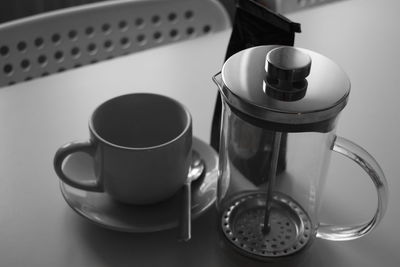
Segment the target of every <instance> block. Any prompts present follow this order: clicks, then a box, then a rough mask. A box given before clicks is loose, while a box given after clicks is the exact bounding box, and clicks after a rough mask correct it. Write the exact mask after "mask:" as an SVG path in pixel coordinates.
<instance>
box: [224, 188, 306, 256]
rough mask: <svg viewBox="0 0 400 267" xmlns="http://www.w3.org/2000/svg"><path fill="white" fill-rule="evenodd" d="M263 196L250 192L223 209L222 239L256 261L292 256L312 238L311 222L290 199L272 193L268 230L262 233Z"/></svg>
mask: <svg viewBox="0 0 400 267" xmlns="http://www.w3.org/2000/svg"><path fill="white" fill-rule="evenodd" d="M266 199H267V196H266V193H258V192H257V193H251V194H248V195H246V196H244V197H240V198H238V199H236V200H234V201H232V202H231V205H229V206H228V208H227V209H225V210H224V212H223V213H222V217H221V225H222V230H223V233H224V236H225V237H226V238H227V239H228V240H229V243H231V244H232V245H233V246H234V248H236V249H237V250H239V252H241V253H243V254H245V255H247V256H250V257H256V258H259V259H268V258H271V257H280V256H286V255H291V254H293V253H295V252H297V251H299V250H301V249H302V248H304V247H305V246H306V244H307V243H308V242H309V241H310V239H311V221H310V219H309V217H308V215H307V214H306V212H305V211H304V209H303V208H302V207H301V206H300V205H299V204H298V203H297V202H295V201H294V200H293V199H291V198H290V197H289V196H286V195H284V194H281V193H279V194H278V193H274V195H273V197H272V209H271V214H270V231H269V232H268V233H267V234H264V233H263V231H262V229H263V227H264V216H265V210H266V208H265V207H266Z"/></svg>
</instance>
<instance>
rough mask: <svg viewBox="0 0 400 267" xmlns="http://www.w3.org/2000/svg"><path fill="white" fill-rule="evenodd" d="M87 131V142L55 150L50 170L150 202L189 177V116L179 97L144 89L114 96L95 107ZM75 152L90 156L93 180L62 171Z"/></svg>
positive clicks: (121, 197)
mask: <svg viewBox="0 0 400 267" xmlns="http://www.w3.org/2000/svg"><path fill="white" fill-rule="evenodd" d="M89 131H90V140H89V141H84V142H70V143H68V144H66V145H64V146H62V147H61V148H59V149H58V151H57V152H56V154H55V157H54V169H55V171H56V173H57V175H58V177H59V178H60V179H61V180H62V181H63V182H64V183H66V184H68V185H70V186H73V187H76V188H79V189H83V190H87V191H96V192H106V193H107V194H109V195H110V196H111V197H112V198H114V199H116V200H118V201H120V202H123V203H127V204H152V203H156V202H159V201H162V200H165V199H168V198H169V197H171V196H173V195H174V194H175V193H176V192H177V191H178V189H179V188H181V187H182V186H183V184H184V183H185V181H186V180H187V175H188V170H189V167H190V162H191V150H192V119H191V115H190V113H189V111H188V110H187V109H186V108H185V107H184V106H183V105H182V104H181V103H179V102H178V101H176V100H174V99H171V98H169V97H166V96H162V95H157V94H148V93H137V94H128V95H122V96H118V97H115V98H112V99H110V100H108V101H106V102H104V103H103V104H101V105H100V106H99V107H97V108H96V109H95V111H94V112H93V114H92V116H91V118H90V120H89ZM76 152H85V153H88V154H89V155H90V156H92V158H93V160H94V168H95V170H94V171H95V174H96V179H95V180H92V181H86V180H84V179H83V177H74V178H73V177H69V176H67V175H66V174H65V172H64V171H63V168H62V165H63V162H64V161H65V159H66V158H67V157H68V156H70V155H72V154H74V153H76Z"/></svg>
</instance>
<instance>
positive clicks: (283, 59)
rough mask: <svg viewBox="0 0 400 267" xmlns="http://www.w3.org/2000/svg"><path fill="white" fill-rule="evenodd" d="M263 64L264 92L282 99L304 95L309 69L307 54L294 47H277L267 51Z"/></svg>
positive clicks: (293, 98) (309, 58)
mask: <svg viewBox="0 0 400 267" xmlns="http://www.w3.org/2000/svg"><path fill="white" fill-rule="evenodd" d="M265 65H266V79H265V82H266V86H265V88H264V90H265V93H267V94H268V95H269V96H271V97H274V98H275V99H278V100H282V101H295V100H299V99H301V98H303V97H304V95H305V93H306V90H307V85H308V83H307V80H306V77H307V76H308V75H309V74H310V70H311V57H310V56H309V55H307V54H306V53H304V52H302V51H301V50H300V49H297V48H294V47H290V46H283V47H278V48H275V49H273V50H271V51H270V52H268V54H267V57H266V64H265Z"/></svg>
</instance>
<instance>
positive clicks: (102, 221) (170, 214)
mask: <svg viewBox="0 0 400 267" xmlns="http://www.w3.org/2000/svg"><path fill="white" fill-rule="evenodd" d="M193 150H195V151H197V152H198V153H199V155H200V157H201V158H202V159H203V160H204V162H205V173H204V174H203V176H202V177H200V178H199V179H198V180H197V181H194V182H193V183H192V218H193V219H194V218H196V217H198V216H199V215H200V214H202V213H204V212H205V211H206V210H207V209H208V208H209V207H210V206H211V205H212V204H213V203H214V201H215V199H216V192H217V179H218V154H217V153H216V152H215V151H214V150H213V149H212V148H211V147H210V146H209V145H207V144H206V143H204V142H203V141H201V140H199V139H198V138H195V137H194V138H193ZM74 158H75V156H74V157H69V158H68V159H67V160H66V161H65V164H64V167H63V168H64V171H65V172H67V173H68V171H69V172H71V171H72V172H74V173H75V174H76V175H79V173H80V176H75V177H83V176H82V175H86V176H93V171H92V166H91V162H90V159H89V160H76V159H75V160H74ZM81 159H82V158H81ZM60 188H61V192H62V195H63V197H64V199H65V201H66V202H67V203H68V205H69V206H70V207H71V208H72V209H73V210H74V211H76V212H77V213H78V214H79V215H81V216H83V217H84V218H86V219H89V220H90V221H91V222H93V223H95V224H98V225H100V226H102V227H105V228H108V229H112V230H117V231H123V232H135V233H145V232H156V231H161V230H165V229H170V228H174V227H177V226H178V220H179V217H180V211H181V210H182V209H181V205H182V194H181V193H180V192H181V191H178V193H177V194H176V195H175V196H173V197H172V198H170V199H168V200H166V201H164V202H160V203H157V204H153V205H143V206H139V205H138V206H135V205H125V204H121V203H119V202H116V201H114V200H112V199H111V198H110V197H109V196H108V195H107V194H105V193H95V192H88V191H84V190H80V189H76V188H74V187H71V186H69V185H66V184H64V183H63V182H60Z"/></svg>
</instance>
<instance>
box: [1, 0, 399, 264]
mask: <svg viewBox="0 0 400 267" xmlns="http://www.w3.org/2000/svg"><path fill="white" fill-rule="evenodd" d="M399 10H400V3H399V2H398V1H396V0H390V1H389V0H388V1H378V0H347V1H342V2H338V3H335V4H330V5H325V6H321V7H318V8H314V9H310V10H306V11H302V12H298V13H294V14H291V15H290V16H289V17H290V18H291V19H293V20H294V21H297V22H300V23H301V24H302V30H303V33H301V34H299V35H297V37H296V40H297V41H296V44H297V46H300V47H304V48H308V49H312V50H315V51H317V52H320V53H322V54H324V55H326V56H328V57H330V58H332V59H333V60H334V61H336V62H337V63H339V64H340V65H341V66H342V67H343V68H344V69H345V71H346V72H347V73H348V74H349V76H350V78H351V81H352V92H351V95H350V101H349V103H348V105H347V107H346V108H345V109H344V111H342V115H341V119H340V122H339V126H338V134H339V135H342V136H345V137H346V138H349V139H351V140H353V141H355V142H357V143H358V144H360V145H362V146H364V147H365V148H366V149H367V150H368V151H369V152H370V153H371V154H372V155H374V157H375V158H376V159H377V160H378V162H380V164H381V166H382V168H383V170H384V172H385V174H386V176H387V179H388V182H389V189H390V198H389V207H388V210H387V214H386V217H385V218H384V219H383V221H382V223H381V225H379V227H378V228H376V229H375V231H373V232H372V233H371V234H370V235H368V236H366V237H364V238H361V239H358V240H355V241H349V242H329V241H324V240H317V241H316V242H315V243H314V244H313V246H312V247H311V248H310V249H309V250H307V251H306V252H304V258H303V259H302V261H299V262H298V264H297V265H298V266H363V267H364V266H387V267H391V266H393V267H394V266H398V264H399V263H400V254H399V247H400V231H399V229H398V228H399V227H398V225H399V224H400V205H397V204H398V203H399V201H400V180H399V179H398V177H397V176H398V174H399V173H400V167H399V166H400V164H399V160H398V154H397V153H398V151H400V145H399V142H398V138H399V137H400V115H399V114H400V111H399V108H398V106H399V105H398V103H399V98H400V93H399V90H400V88H398V87H399V85H400V75H399V74H398V72H399V70H400V52H399V47H400V38H399V37H398V35H400V26H399V25H400V17H398V11H399ZM229 34H230V33H229V31H226V32H222V33H218V34H214V35H209V36H208V37H204V38H198V39H195V40H192V41H188V42H183V43H178V44H174V45H169V46H165V47H162V48H157V49H152V50H148V51H145V52H142V53H139V54H133V55H129V56H125V57H122V58H118V59H114V60H110V61H107V62H101V63H98V64H94V65H91V66H87V67H83V68H80V69H76V70H73V71H68V72H64V73H61V74H57V75H53V76H49V77H46V78H42V79H38V80H33V81H30V82H26V83H21V84H17V85H14V86H11V87H7V88H3V89H0V122H1V127H0V148H1V150H0V166H1V167H0V185H1V186H0V266H98V267H102V266H210V267H211V266H261V265H265V263H260V262H257V261H253V260H249V259H246V258H244V257H242V256H240V255H239V254H236V253H233V252H232V251H231V250H230V249H229V248H226V247H225V245H224V243H223V242H222V241H221V240H220V238H219V235H218V231H217V229H218V227H217V216H216V212H215V209H214V208H213V209H211V210H209V211H208V212H207V213H206V214H204V215H203V216H201V217H200V218H198V219H197V220H196V221H195V222H194V224H193V238H192V240H191V241H190V242H189V243H180V242H178V241H177V240H176V234H177V232H176V230H175V229H173V230H167V231H163V232H158V233H151V234H127V233H121V232H114V231H111V230H106V229H103V228H100V227H98V226H95V225H93V224H91V223H89V222H88V221H87V220H85V219H83V218H81V217H80V216H78V215H77V214H76V213H75V212H74V211H72V210H71V209H70V208H69V207H68V205H67V204H66V203H65V201H64V199H63V197H62V196H61V193H60V190H59V182H58V179H57V176H56V175H55V173H54V171H53V167H52V159H53V155H54V152H55V151H56V150H57V148H58V147H59V146H60V145H62V144H63V143H65V142H68V141H72V140H85V139H87V138H88V129H87V121H88V118H89V115H90V114H91V112H92V110H93V109H94V108H95V107H96V106H97V105H98V104H100V103H101V102H103V101H104V100H106V99H109V98H111V97H113V96H116V95H120V94H124V93H130V92H136V91H141V92H144V91H147V92H149V91H150V92H158V93H163V94H167V95H170V96H172V97H174V98H176V99H177V100H179V101H181V102H182V103H184V104H185V105H186V106H187V107H188V108H189V109H190V111H191V113H192V115H193V122H194V134H195V135H196V136H197V137H199V138H201V139H203V140H204V141H208V140H209V135H210V127H211V117H212V113H213V108H214V101H215V96H216V93H217V88H216V86H214V84H213V83H212V81H211V77H212V75H214V74H215V73H216V72H218V71H219V69H220V67H221V64H222V62H223V58H224V54H225V48H226V45H227V41H228V38H229ZM375 205H376V197H375V192H374V188H373V185H372V184H371V183H370V182H369V181H368V178H367V177H366V175H365V174H364V173H363V172H362V171H361V169H359V168H358V167H356V166H355V165H353V164H352V163H351V162H350V161H348V160H345V159H342V157H339V156H333V157H332V164H331V168H330V172H329V175H328V184H327V187H326V190H325V198H324V204H323V207H322V212H321V219H322V220H324V221H329V222H332V223H343V224H349V223H358V222H360V221H362V220H366V219H368V218H370V216H372V214H373V212H374V209H375ZM271 265H274V264H271ZM276 265H277V266H285V263H281V264H280V265H279V264H276ZM291 266H293V263H292V265H291Z"/></svg>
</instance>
